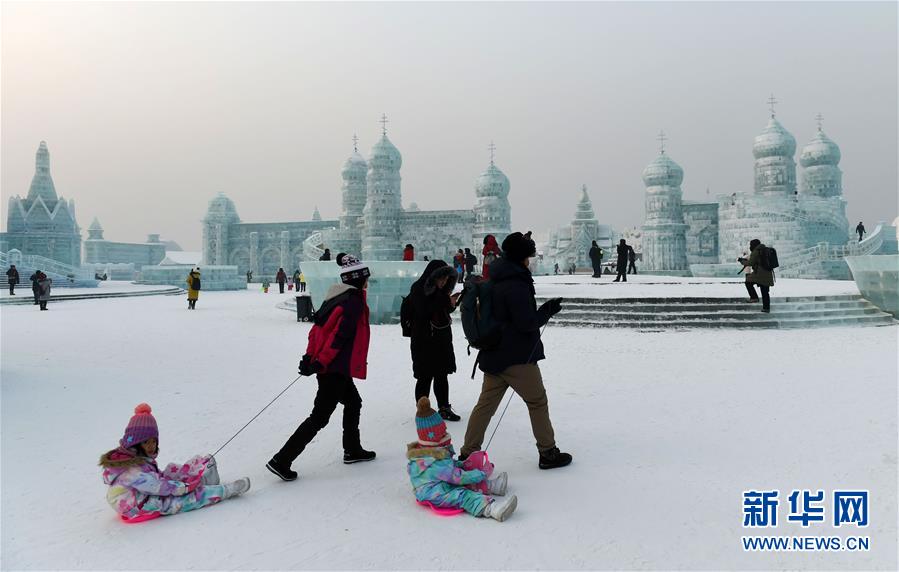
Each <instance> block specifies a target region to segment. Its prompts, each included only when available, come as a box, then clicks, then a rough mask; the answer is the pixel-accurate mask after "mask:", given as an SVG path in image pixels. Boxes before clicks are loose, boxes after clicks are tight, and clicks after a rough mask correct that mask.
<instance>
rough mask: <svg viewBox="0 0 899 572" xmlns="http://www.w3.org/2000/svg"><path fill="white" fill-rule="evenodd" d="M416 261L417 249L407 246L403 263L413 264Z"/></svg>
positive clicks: (404, 250)
mask: <svg viewBox="0 0 899 572" xmlns="http://www.w3.org/2000/svg"><path fill="white" fill-rule="evenodd" d="M413 260H415V247H414V246H412V245H411V244H407V245H406V247H405V248H404V249H403V262H411V261H413Z"/></svg>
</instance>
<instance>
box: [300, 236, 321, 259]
mask: <svg viewBox="0 0 899 572" xmlns="http://www.w3.org/2000/svg"><path fill="white" fill-rule="evenodd" d="M323 246H324V239H323V238H322V233H320V232H313V233H312V234H310V235H309V237H308V238H306V240H304V241H303V257H304V258H305V259H306V260H312V261H316V260H319V259H320V258H321V257H322V255H323V254H324V253H325V249H324V248H322V247H323Z"/></svg>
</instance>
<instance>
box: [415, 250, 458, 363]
mask: <svg viewBox="0 0 899 572" xmlns="http://www.w3.org/2000/svg"><path fill="white" fill-rule="evenodd" d="M443 277H445V278H446V279H447V281H446V284H445V285H444V286H443V288H442V289H439V290H438V289H437V284H436V282H437V280H439V279H440V278H443ZM457 277H458V275H457V274H456V272H455V270H453V269H452V268H451V267H450V266H449V265H448V264H447V263H446V262H444V261H442V260H432V261H431V262H430V263H428V266H427V267H426V268H425V271H424V272H422V275H421V277H419V279H418V280H416V281H415V283H414V284H412V287H411V288H410V289H409V298H410V300H409V301H410V303H411V304H412V311H413V319H412V339H411V341H410V350H411V352H412V372H413V375H414V376H415V377H416V378H417V379H421V378H423V377H433V376H434V375H448V374H451V373H453V372H455V371H456V356H455V353H454V352H453V331H452V327H451V325H452V318H451V317H450V314H451V313H452V312H454V311H455V309H456V307H455V306H454V305H453V302H452V299H451V298H450V294H451V293H452V291H453V288H454V287H455V285H456V278H457Z"/></svg>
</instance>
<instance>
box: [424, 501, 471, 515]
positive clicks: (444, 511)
mask: <svg viewBox="0 0 899 572" xmlns="http://www.w3.org/2000/svg"><path fill="white" fill-rule="evenodd" d="M415 502H417V503H418V504H420V505H421V506H424V507H427V508H429V509H431V510H432V511H434V513H435V514H437V516H456V515H457V514H462V513H463V512H465V511H464V510H462V509H461V508H452V507H444V506H436V505H434V503H432V502H431V501H415Z"/></svg>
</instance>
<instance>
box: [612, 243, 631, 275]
mask: <svg viewBox="0 0 899 572" xmlns="http://www.w3.org/2000/svg"><path fill="white" fill-rule="evenodd" d="M629 248H630V247H629V246H628V245H627V242H625V241H624V239H623V238H622V239H621V240H620V241H618V247H617V253H618V260H617V264H616V265H615V270H617V271H618V276H616V277H615V282H627V259H628V249H629Z"/></svg>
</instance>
